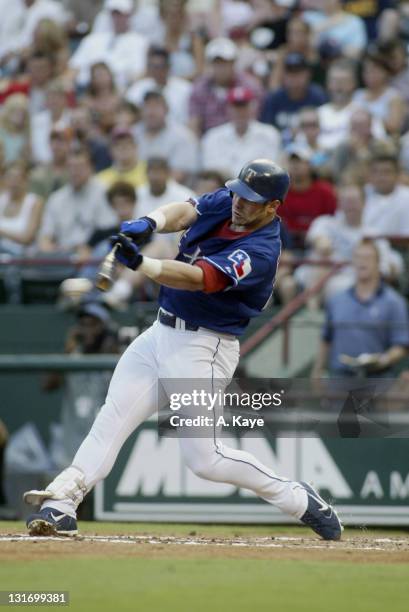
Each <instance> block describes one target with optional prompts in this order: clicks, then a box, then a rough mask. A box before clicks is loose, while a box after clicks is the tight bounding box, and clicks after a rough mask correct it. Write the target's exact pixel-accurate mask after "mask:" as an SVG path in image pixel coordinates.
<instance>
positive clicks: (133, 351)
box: [42, 321, 307, 518]
mask: <svg viewBox="0 0 409 612" xmlns="http://www.w3.org/2000/svg"><path fill="white" fill-rule="evenodd" d="M238 361H239V342H238V340H236V339H234V338H233V337H229V336H227V335H223V334H221V335H218V334H217V332H210V331H209V330H204V329H202V328H200V329H199V331H197V332H193V331H182V330H178V329H173V328H171V327H167V326H164V325H162V324H161V323H159V322H158V321H156V322H155V323H154V324H153V325H152V327H150V328H149V329H148V330H146V331H145V332H144V333H143V334H141V335H140V336H138V337H137V338H136V339H135V340H134V341H133V342H132V344H130V346H129V347H128V348H127V350H126V351H125V352H124V354H123V355H122V357H121V358H120V360H119V362H118V365H117V367H116V369H115V371H114V374H113V376H112V379H111V383H110V386H109V389H108V394H107V397H106V401H105V404H104V405H103V406H102V408H101V410H100V411H99V413H98V415H97V417H96V419H95V421H94V424H93V426H92V428H91V430H90V432H89V434H88V435H87V437H86V438H85V440H84V441H83V443H82V444H81V446H80V448H79V449H78V452H77V454H76V455H75V457H74V460H73V462H72V465H73V466H75V467H77V468H79V469H80V470H82V472H83V473H84V475H85V484H86V486H87V490H88V491H89V490H90V489H92V487H94V485H95V484H96V483H97V482H99V481H100V480H102V479H103V478H105V477H106V476H107V475H108V474H109V472H110V471H111V469H112V467H113V465H114V463H115V460H116V458H117V456H118V453H119V451H120V449H121V447H122V445H123V444H124V442H125V440H126V439H127V438H128V436H129V435H130V434H131V433H132V432H133V431H134V430H135V429H136V428H137V427H138V426H139V425H140V424H141V423H142V422H143V421H145V420H146V419H148V418H149V417H150V416H151V415H152V414H154V413H155V412H156V411H157V409H158V403H159V407H161V406H163V405H165V404H166V403H167V399H166V396H168V395H169V391H170V390H171V391H174V389H175V386H174V384H173V383H172V380H171V379H184V385H185V387H186V386H189V383H188V381H186V379H196V380H197V379H206V382H205V383H204V384H206V385H207V384H208V382H207V381H214V380H216V379H217V381H219V383H220V381H221V380H223V381H224V383H225V385H227V383H228V382H229V381H230V379H231V378H232V376H233V374H234V371H235V369H236V367H237V364H238ZM158 379H160V381H161V382H163V381H165V384H164V385H163V387H165V388H161V387H162V385H158ZM167 379H168V381H169V388H168V389H166V380H167ZM176 384H177V383H176ZM185 387H184V389H183V390H184V391H188V389H186V388H185ZM179 441H180V449H181V452H182V455H183V458H184V460H185V462H186V463H187V465H188V467H189V468H190V469H191V470H192V471H193V472H194V473H195V474H197V475H198V476H199V477H201V478H205V479H208V480H212V481H215V482H225V483H230V484H233V485H236V486H237V487H240V488H245V489H250V490H251V491H254V493H256V495H258V496H259V497H261V498H263V499H265V500H266V501H267V502H269V503H271V504H273V505H275V506H276V507H277V508H279V509H280V510H282V511H283V512H285V513H287V514H290V515H291V516H294V517H296V518H301V516H302V515H303V514H304V512H305V511H306V509H307V494H306V491H305V490H304V488H302V487H300V485H299V483H297V482H294V481H291V480H288V479H286V478H281V477H279V476H277V475H276V474H275V473H274V472H273V471H272V470H271V469H270V468H268V467H266V466H265V465H263V464H262V463H260V461H258V460H257V459H256V458H255V457H254V456H253V455H251V454H250V453H247V452H244V451H241V450H235V449H232V448H229V447H227V446H225V445H224V444H223V443H222V441H221V440H218V439H217V438H214V437H213V436H209V437H180V438H179ZM76 505H77V504H76V503H75V502H73V501H72V500H71V499H68V498H67V500H62V501H60V500H59V501H55V500H46V501H45V502H43V504H42V507H46V506H47V507H53V508H56V509H57V510H60V511H62V512H65V513H67V514H70V515H72V516H75V511H76Z"/></svg>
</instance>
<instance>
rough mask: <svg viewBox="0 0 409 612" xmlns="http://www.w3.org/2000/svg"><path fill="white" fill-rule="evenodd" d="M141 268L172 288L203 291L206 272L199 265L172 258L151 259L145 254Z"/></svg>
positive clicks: (146, 274) (160, 283)
mask: <svg viewBox="0 0 409 612" xmlns="http://www.w3.org/2000/svg"><path fill="white" fill-rule="evenodd" d="M139 270H140V271H141V272H143V273H144V274H145V276H147V277H148V278H150V279H152V280H154V281H155V282H157V283H159V285H164V286H165V287H171V288H172V289H183V290H185V291H203V289H204V273H203V270H202V268H199V266H192V265H190V264H187V263H183V262H182V261H173V260H171V259H163V260H159V259H151V258H150V257H146V256H143V260H142V263H141V265H140V266H139Z"/></svg>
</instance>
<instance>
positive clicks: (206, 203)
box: [159, 188, 281, 336]
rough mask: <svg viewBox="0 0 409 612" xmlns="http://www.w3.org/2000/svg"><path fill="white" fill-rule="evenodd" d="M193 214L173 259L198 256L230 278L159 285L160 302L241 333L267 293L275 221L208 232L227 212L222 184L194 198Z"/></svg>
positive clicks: (276, 240)
mask: <svg viewBox="0 0 409 612" xmlns="http://www.w3.org/2000/svg"><path fill="white" fill-rule="evenodd" d="M195 205H196V210H197V213H198V218H197V220H196V221H195V223H194V224H193V225H192V226H191V227H190V228H189V229H187V230H186V231H185V232H184V234H183V236H182V238H181V240H180V243H179V253H178V255H177V256H176V260H177V261H183V262H185V263H190V264H192V265H193V264H194V263H196V262H198V261H199V260H204V261H206V262H208V263H210V264H211V265H213V266H215V267H216V268H217V269H219V270H220V271H222V272H223V273H224V274H226V276H227V277H228V278H229V280H230V284H229V286H228V287H226V289H224V290H223V291H218V292H216V293H204V292H203V291H183V290H180V289H171V288H169V287H161V291H160V295H159V303H160V305H161V306H162V307H163V308H164V309H165V310H167V311H168V312H171V313H173V314H175V315H176V316H178V317H180V318H181V319H184V320H185V321H187V322H189V323H191V324H192V325H198V326H200V327H206V328H208V329H211V330H214V331H218V332H224V333H229V334H234V335H235V336H239V335H241V334H243V332H244V330H245V329H246V327H247V325H248V323H249V321H250V319H251V318H252V317H256V316H257V315H259V314H260V312H261V311H262V310H263V308H264V307H265V306H266V305H267V303H268V301H269V298H270V296H271V294H272V290H273V284H274V278H275V274H276V270H277V264H278V259H279V256H280V250H281V240H280V220H279V219H278V218H277V217H276V218H275V219H273V221H272V222H271V223H268V224H267V225H265V226H264V227H262V228H260V229H258V230H256V231H254V232H251V233H249V234H245V235H243V234H241V235H239V236H238V238H237V239H233V240H228V239H225V238H221V237H219V236H214V233H215V232H216V230H217V228H218V227H220V225H221V224H223V222H225V221H226V220H227V219H231V215H232V197H231V195H230V191H229V190H228V189H226V188H223V189H218V190H217V191H215V192H213V193H208V194H205V195H203V196H201V197H200V198H198V199H197V200H195Z"/></svg>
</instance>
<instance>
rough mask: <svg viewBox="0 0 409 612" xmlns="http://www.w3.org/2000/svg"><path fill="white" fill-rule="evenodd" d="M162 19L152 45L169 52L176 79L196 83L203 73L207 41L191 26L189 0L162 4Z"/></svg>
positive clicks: (161, 0)
mask: <svg viewBox="0 0 409 612" xmlns="http://www.w3.org/2000/svg"><path fill="white" fill-rule="evenodd" d="M159 15H160V22H159V24H158V27H156V28H155V29H154V30H153V31H152V33H151V34H150V41H151V43H152V44H155V45H164V46H165V48H166V49H167V50H168V52H169V54H170V66H171V74H172V75H173V76H177V77H181V78H185V79H193V78H194V77H195V76H196V75H197V74H200V73H201V72H202V71H203V37H202V36H201V35H200V33H199V32H196V31H195V30H194V29H193V28H192V27H191V25H190V18H189V14H188V12H187V0H159Z"/></svg>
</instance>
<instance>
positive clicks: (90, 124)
mask: <svg viewBox="0 0 409 612" xmlns="http://www.w3.org/2000/svg"><path fill="white" fill-rule="evenodd" d="M71 130H72V134H73V139H74V140H75V141H77V142H78V143H80V144H81V145H82V146H83V147H84V148H86V149H87V150H88V151H89V154H90V156H91V160H92V167H93V169H94V170H95V172H102V170H106V169H107V168H109V167H110V166H111V165H112V156H111V153H110V150H109V147H110V144H111V140H110V135H108V134H105V133H102V130H101V129H100V125H98V124H97V123H96V122H95V121H94V120H93V117H92V115H91V111H90V110H89V108H87V107H86V106H81V105H79V106H77V107H75V108H73V109H72V111H71Z"/></svg>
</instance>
